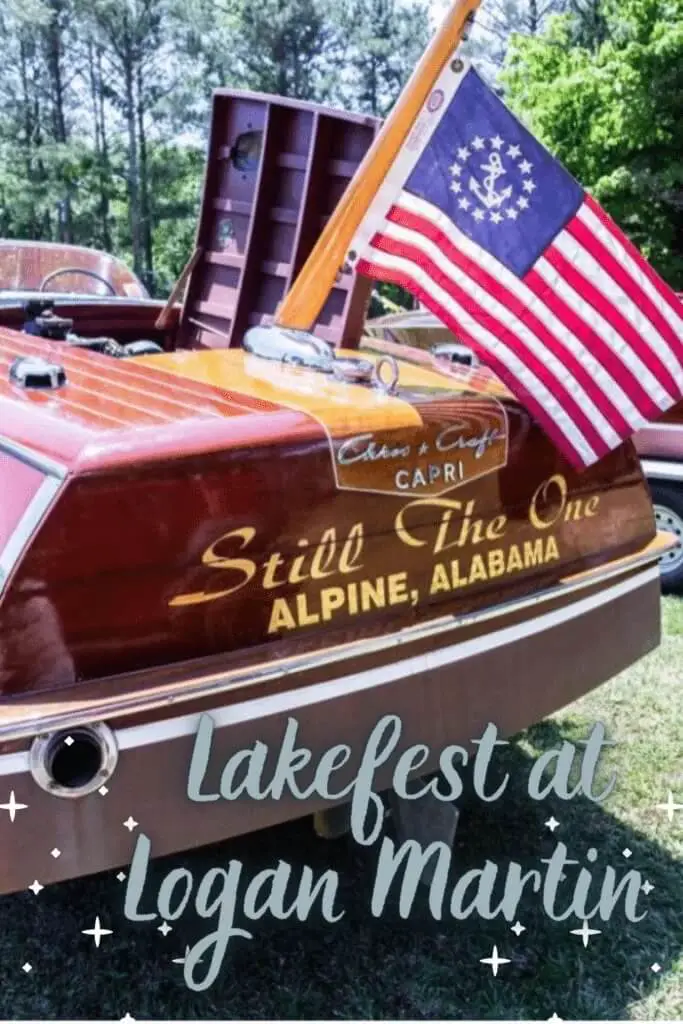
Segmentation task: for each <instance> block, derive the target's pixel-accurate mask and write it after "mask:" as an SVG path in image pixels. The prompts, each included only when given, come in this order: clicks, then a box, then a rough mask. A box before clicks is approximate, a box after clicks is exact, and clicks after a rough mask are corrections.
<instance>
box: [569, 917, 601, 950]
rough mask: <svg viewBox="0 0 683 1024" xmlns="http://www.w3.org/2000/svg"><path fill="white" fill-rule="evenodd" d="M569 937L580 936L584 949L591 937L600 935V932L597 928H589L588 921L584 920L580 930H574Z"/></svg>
mask: <svg viewBox="0 0 683 1024" xmlns="http://www.w3.org/2000/svg"><path fill="white" fill-rule="evenodd" d="M570 934H571V935H580V936H581V941H582V942H583V945H584V948H585V947H586V946H587V945H588V942H589V940H590V937H591V935H602V932H601V931H600V930H599V929H598V928H589V927H588V921H586V920H585V919H584V922H583V924H582V925H581V927H580V928H574V929H573V930H572V931H571V932H570Z"/></svg>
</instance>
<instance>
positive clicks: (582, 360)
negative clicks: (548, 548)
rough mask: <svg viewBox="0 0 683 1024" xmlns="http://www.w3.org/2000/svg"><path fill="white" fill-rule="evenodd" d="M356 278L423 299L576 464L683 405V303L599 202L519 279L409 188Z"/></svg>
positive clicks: (363, 255) (371, 243)
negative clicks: (389, 285) (392, 286)
mask: <svg viewBox="0 0 683 1024" xmlns="http://www.w3.org/2000/svg"><path fill="white" fill-rule="evenodd" d="M357 269H358V270H359V271H360V273H363V274H366V275H368V276H369V277H374V278H376V279H379V280H390V281H394V282H395V283H397V284H400V285H403V286H404V287H405V288H407V289H408V290H409V291H411V292H413V293H414V294H416V295H418V297H419V298H420V299H421V301H422V302H424V304H425V305H426V306H428V307H429V308H430V309H431V310H432V311H433V312H434V313H435V314H436V315H437V316H439V318H440V319H441V320H443V321H444V322H445V323H446V324H447V325H448V326H449V327H450V328H451V329H452V330H453V331H454V333H456V334H457V335H458V337H459V338H461V339H462V340H463V341H464V342H466V343H467V344H469V345H471V346H472V348H473V349H474V350H475V351H477V352H478V354H479V355H480V356H481V357H482V358H483V359H484V360H485V361H486V362H488V363H489V365H490V366H491V367H492V368H493V369H494V370H495V371H496V372H497V373H498V375H499V376H500V377H501V379H502V380H503V381H504V382H505V383H506V385H507V386H508V387H509V388H510V390H511V391H512V392H513V394H515V395H517V397H518V398H520V400H521V401H523V403H524V404H525V405H526V406H527V407H528V408H529V410H530V412H532V414H534V415H535V416H536V418H537V419H538V421H539V423H540V424H541V425H542V426H543V427H544V429H545V430H546V431H547V433H548V434H549V435H550V436H551V437H552V438H553V440H554V442H555V444H556V445H557V446H558V447H559V448H560V450H562V451H563V452H564V453H565V454H566V455H567V456H568V458H569V459H570V460H571V461H572V462H573V463H574V464H575V465H590V464H591V463H593V462H595V461H596V460H597V459H599V458H601V457H603V456H604V455H606V454H607V453H608V452H609V451H610V450H612V449H613V448H615V447H617V446H618V445H619V444H620V443H621V442H622V441H623V440H624V439H625V438H627V437H629V436H630V435H631V434H632V433H634V432H635V431H636V430H638V429H639V428H640V427H642V426H643V425H644V424H645V423H646V422H647V421H649V420H652V419H656V418H657V417H658V416H660V415H661V413H662V412H663V411H665V410H666V409H668V408H669V407H670V406H671V405H673V404H674V403H675V402H677V401H679V400H680V399H681V398H682V397H683V305H682V304H681V303H680V302H679V300H678V299H677V298H676V297H675V295H674V294H673V292H670V291H669V290H668V289H667V287H666V285H665V284H664V283H663V282H662V281H661V280H660V279H659V278H658V277H657V275H656V274H655V272H654V271H653V270H652V268H651V267H650V266H649V265H648V264H647V262H646V261H645V260H644V259H643V257H642V256H641V255H640V253H639V252H638V251H637V249H636V248H635V247H634V246H632V245H631V243H630V242H628V240H627V239H625V238H624V236H623V235H622V233H621V232H620V231H619V229H618V228H617V227H616V225H615V224H614V223H613V222H612V221H611V220H610V219H609V217H608V216H607V215H606V214H605V213H604V211H602V210H601V209H600V207H599V206H598V205H597V203H595V202H594V201H593V200H592V199H591V198H588V197H587V199H586V201H585V202H584V204H583V205H582V206H581V208H580V209H579V211H578V213H577V215H576V217H575V218H574V219H573V220H572V221H571V222H570V223H569V225H567V226H566V227H565V228H564V230H563V231H561V232H560V233H559V235H558V236H557V237H556V238H555V240H554V242H553V243H552V244H551V246H550V247H549V248H548V249H547V250H546V251H545V253H544V254H543V255H542V256H541V258H540V259H539V260H538V261H537V262H536V264H535V265H534V266H533V267H532V268H531V270H530V271H529V272H528V273H527V274H526V275H525V276H524V277H523V278H519V277H517V275H516V274H514V273H513V272H512V271H510V270H509V269H508V268H507V267H505V266H504V265H503V264H502V263H501V262H500V261H499V260H497V259H496V258H495V257H494V256H492V255H491V254H490V253H489V252H487V251H486V250H485V249H483V248H481V246H479V245H477V244H476V243H475V242H473V241H472V240H471V239H470V238H469V237H468V236H467V235H465V234H464V233H463V232H461V231H460V230H459V229H458V228H457V227H456V225H455V224H453V222H452V221H451V220H450V218H449V217H447V216H446V215H445V214H444V213H443V212H442V211H441V210H440V209H439V208H438V207H436V206H434V205H432V204H431V203H429V202H426V201H425V200H423V199H421V198H418V197H417V196H415V195H413V194H411V193H410V192H407V191H406V190H403V191H401V192H400V194H399V195H398V198H397V200H396V202H395V203H394V205H393V206H392V207H391V208H390V209H389V211H388V213H387V216H386V218H385V219H384V221H383V223H381V226H380V229H379V230H378V231H376V232H375V234H374V235H373V237H372V238H371V239H370V241H369V243H368V244H367V245H366V246H364V248H363V251H361V253H360V259H359V261H358V264H357Z"/></svg>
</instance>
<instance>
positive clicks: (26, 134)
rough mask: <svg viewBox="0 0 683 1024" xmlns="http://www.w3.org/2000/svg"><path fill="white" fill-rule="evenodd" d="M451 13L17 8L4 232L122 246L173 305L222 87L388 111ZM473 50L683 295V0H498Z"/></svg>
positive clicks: (413, 9)
mask: <svg viewBox="0 0 683 1024" xmlns="http://www.w3.org/2000/svg"><path fill="white" fill-rule="evenodd" d="M439 13H440V11H439V5H438V3H437V4H435V3H432V4H431V5H428V4H426V3H424V2H423V0H5V2H4V4H3V6H2V10H0V42H1V44H2V48H3V57H4V60H3V61H2V63H1V64H0V236H2V237H7V238H32V239H45V240H53V241H63V242H74V243H77V244H84V245H92V246H95V247H98V248H102V249H105V250H107V251H110V252H113V253H115V254H116V255H118V256H120V257H122V258H123V259H124V260H126V261H127V262H128V263H129V264H130V265H131V266H132V267H133V269H134V270H135V271H136V273H137V274H138V275H139V276H140V277H141V278H142V279H143V280H144V281H145V283H146V284H147V286H148V287H149V289H150V291H152V293H154V294H157V295H164V294H167V293H168V291H169V289H170V287H171V284H172V282H173V281H174V279H175V278H176V276H177V275H178V273H179V271H180V269H181V268H182V266H183V264H184V263H185V261H186V260H187V258H188V257H189V254H190V252H191V249H192V243H193V239H194V232H195V226H196V221H197V214H198V207H199V195H200V189H201V181H202V174H203V164H204V148H205V144H206V133H207V130H208V124H209V112H210V100H211V93H212V90H213V89H214V88H217V87H219V86H231V87H238V88H250V89H257V90H260V91H264V92H274V93H279V94H282V95H287V96H296V97H299V98H302V99H309V100H316V101H320V102H325V103H328V104H332V105H336V106H342V107H346V108H348V109H354V110H360V111H363V112H368V113H373V114H376V115H381V116H383V115H385V114H386V113H387V112H388V110H389V109H390V107H391V104H392V103H393V102H394V100H395V98H396V96H397V95H398V93H399V91H400V88H401V86H402V84H403V82H404V81H405V79H406V78H407V77H408V75H409V74H410V72H411V70H412V68H413V67H414V65H415V63H416V61H417V59H418V57H419V55H420V54H421V52H422V50H423V49H424V47H425V45H426V43H427V41H428V38H429V36H430V34H431V32H432V30H433V27H434V21H435V19H437V18H438V15H439ZM468 45H469V47H470V49H471V51H472V53H473V55H474V56H475V58H476V59H477V60H478V61H479V63H480V65H481V67H482V68H483V69H484V71H485V73H486V74H487V75H488V77H489V78H490V79H492V80H493V81H494V82H495V84H496V87H497V88H498V89H499V90H500V91H501V93H502V94H503V95H504V97H505V99H506V101H507V102H508V103H509V104H510V105H511V106H512V108H513V109H514V110H515V111H516V112H517V113H518V114H519V115H520V116H521V117H522V118H523V119H524V120H526V121H527V123H529V125H530V126H531V127H532V129H533V130H534V131H535V132H536V133H537V134H538V135H539V136H540V138H541V139H542V140H543V141H544V142H545V143H546V145H548V147H549V148H550V149H551V150H552V151H553V152H555V153H557V155H558V156H559V157H560V159H562V160H563V162H565V164H566V165H567V166H568V167H569V168H570V169H571V170H572V171H573V172H574V173H575V174H576V176H577V177H578V178H579V180H580V181H581V182H582V184H584V185H585V186H586V187H587V188H589V189H591V190H592V191H593V192H594V193H595V194H596V196H597V197H598V199H599V200H600V201H601V202H602V203H603V205H605V206H606V208H607V209H608V210H609V211H610V212H611V213H612V214H613V216H615V217H616V219H617V220H618V221H619V222H620V223H621V224H622V225H623V227H624V228H625V229H626V230H627V231H628V232H629V233H630V234H631V236H632V237H633V238H634V240H635V241H636V242H637V244H638V245H640V246H641V247H642V248H643V250H644V251H645V253H646V255H647V256H648V257H649V258H650V259H651V260H652V262H653V263H654V264H655V266H656V267H657V268H658V269H659V271H660V272H661V273H662V274H663V275H664V276H665V277H666V278H667V279H668V280H669V281H670V283H671V284H672V285H673V286H674V287H677V288H683V143H682V138H681V136H682V131H681V124H682V123H683V0H484V2H483V5H482V9H481V13H480V16H479V18H478V22H477V27H476V29H475V31H474V33H473V36H472V39H471V40H470V42H469V44H468ZM393 297H394V298H397V297H398V298H399V300H400V298H401V297H400V295H398V296H397V295H394V296H393Z"/></svg>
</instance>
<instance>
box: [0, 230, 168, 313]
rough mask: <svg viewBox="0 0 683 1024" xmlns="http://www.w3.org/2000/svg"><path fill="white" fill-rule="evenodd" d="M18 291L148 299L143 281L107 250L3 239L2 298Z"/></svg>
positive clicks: (0, 246) (0, 245)
mask: <svg viewBox="0 0 683 1024" xmlns="http://www.w3.org/2000/svg"><path fill="white" fill-rule="evenodd" d="M16 292H23V293H26V292H44V293H49V294H50V295H54V294H60V295H62V294H65V295H84V296H95V297H100V298H106V297H114V296H120V297H124V298H129V299H146V298H149V296H148V293H147V290H146V289H145V287H144V285H143V284H142V282H141V281H139V280H138V278H137V277H136V276H135V275H134V274H133V273H132V272H131V271H130V270H129V269H128V267H127V266H126V265H125V264H124V263H122V262H121V261H120V260H117V259H116V258H115V257H114V256H110V255H109V254H108V253H104V252H99V251H97V250H96V249H86V248H82V247H80V246H72V245H61V244H57V243H51V242H15V241H0V298H2V297H4V296H7V295H11V294H12V293H16Z"/></svg>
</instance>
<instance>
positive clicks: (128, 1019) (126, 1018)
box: [121, 1013, 135, 1021]
mask: <svg viewBox="0 0 683 1024" xmlns="http://www.w3.org/2000/svg"><path fill="white" fill-rule="evenodd" d="M121 1020H125V1021H131V1020H135V1017H131V1015H130V1014H129V1013H127V1014H126V1015H125V1017H121Z"/></svg>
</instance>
